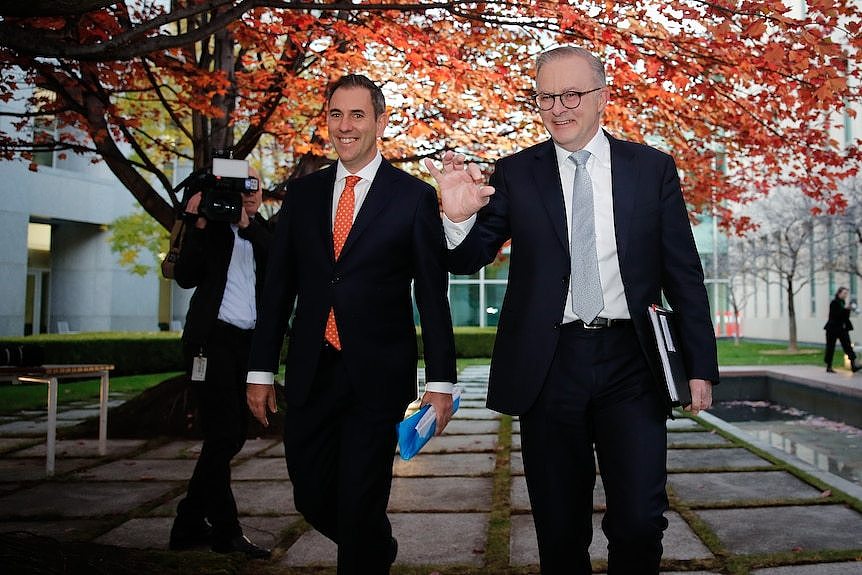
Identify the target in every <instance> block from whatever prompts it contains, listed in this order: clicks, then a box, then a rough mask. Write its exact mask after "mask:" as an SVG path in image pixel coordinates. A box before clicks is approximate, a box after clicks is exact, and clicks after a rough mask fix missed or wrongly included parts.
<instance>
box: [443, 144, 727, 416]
mask: <svg viewBox="0 0 862 575" xmlns="http://www.w3.org/2000/svg"><path fill="white" fill-rule="evenodd" d="M608 140H609V141H610V149H611V169H612V187H613V191H612V193H613V198H614V224H615V227H616V241H617V251H618V258H619V264H620V272H621V275H622V281H623V286H624V289H625V294H626V300H627V302H628V307H629V313H630V314H631V317H632V320H633V322H634V326H635V329H636V331H637V334H638V339H639V340H640V344H641V347H642V349H643V352H644V353H645V354H646V356H647V358H648V360H649V363H650V366H651V368H652V371H653V375H654V377H657V375H658V373H660V372H659V366H658V357H657V351H656V344H655V340H654V339H653V338H652V336H651V335H650V328H649V326H648V318H647V315H646V310H647V306H648V305H649V304H651V303H659V302H660V301H661V293H662V291H664V294H665V296H666V297H667V300H668V302H669V303H670V304H671V306H672V307H673V309H674V310H675V311H677V312H678V318H679V328H680V335H681V339H682V341H684V342H685V344H686V345H685V348H684V359H685V365H686V371H687V373H688V376H689V378H703V379H707V380H712V381H713V382H717V381H718V367H717V361H716V350H715V337H714V334H713V327H712V322H711V321H710V312H709V303H708V299H707V295H706V290H705V288H704V285H703V270H702V268H701V263H700V258H699V257H698V254H697V250H696V248H695V245H694V238H693V237H692V232H691V227H690V225H689V220H688V214H687V211H686V208H685V204H684V202H683V197H682V193H681V191H680V186H679V178H678V176H677V171H676V166H675V164H674V162H673V159H672V158H671V157H670V156H668V155H667V154H664V153H662V152H659V151H658V150H655V149H653V148H650V147H648V146H644V145H640V144H635V143H631V142H625V141H622V140H617V139H615V138H612V137H610V136H608ZM491 184H492V185H493V186H494V188H495V189H496V192H495V194H494V195H493V196H492V198H491V201H490V203H489V204H488V205H487V206H485V208H483V209H482V210H481V211H480V212H479V214H478V218H477V220H476V224H475V225H474V227H473V229H472V230H471V231H470V233H469V234H468V236H467V237H466V238H465V239H464V241H463V242H462V243H461V244H460V245H459V246H458V247H457V248H456V249H454V250H451V251H450V252H449V258H448V263H449V269H450V271H452V272H453V273H456V274H470V273H474V272H475V271H476V270H478V269H479V268H480V267H482V266H483V265H486V264H487V263H489V262H491V261H492V260H493V259H494V257H495V256H496V254H497V251H498V250H499V248H500V246H501V245H502V244H503V242H504V241H506V240H507V239H508V238H510V237H511V239H512V251H511V258H510V264H509V284H508V287H507V289H506V295H505V299H504V301H503V307H502V311H501V313H500V322H499V325H498V328H497V338H496V342H495V345H494V354H493V358H492V362H491V378H490V383H489V390H488V407H490V408H491V409H494V410H497V411H501V412H504V413H510V414H522V413H524V412H526V411H527V410H528V409H529V408H530V406H531V405H532V404H533V402H534V401H535V399H536V397H537V396H538V394H539V391H540V390H541V387H542V384H543V382H544V380H545V376H546V374H547V373H548V369H549V367H550V365H551V360H552V358H553V356H554V351H555V349H556V346H557V340H558V337H559V322H560V320H561V318H562V315H563V306H564V305H565V302H566V294H567V292H568V290H569V268H570V266H571V264H570V258H569V240H568V236H567V230H566V215H565V204H564V201H563V193H562V189H561V186H560V175H559V167H558V166H557V160H556V155H555V151H554V146H553V143H552V142H551V141H550V140H549V141H546V142H544V143H541V144H538V145H536V146H533V147H531V148H528V149H526V150H524V151H522V152H519V153H517V154H514V155H512V156H509V157H507V158H504V159H502V160H500V161H498V162H497V166H496V169H495V172H494V174H493V176H492V177H491Z"/></svg>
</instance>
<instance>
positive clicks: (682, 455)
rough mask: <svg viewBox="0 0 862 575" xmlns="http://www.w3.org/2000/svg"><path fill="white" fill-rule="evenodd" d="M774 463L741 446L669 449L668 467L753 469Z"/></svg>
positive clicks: (676, 468) (672, 468)
mask: <svg viewBox="0 0 862 575" xmlns="http://www.w3.org/2000/svg"><path fill="white" fill-rule="evenodd" d="M771 465H772V464H771V463H770V462H769V461H767V460H766V459H763V458H762V457H759V456H757V455H755V454H753V453H752V452H750V451H748V450H747V449H743V448H741V447H719V448H712V449H669V450H668V452H667V468H668V470H669V471H674V470H695V469H696V470H707V469H746V468H748V469H751V468H753V467H768V466H771Z"/></svg>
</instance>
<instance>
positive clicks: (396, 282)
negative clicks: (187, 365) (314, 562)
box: [247, 75, 456, 575]
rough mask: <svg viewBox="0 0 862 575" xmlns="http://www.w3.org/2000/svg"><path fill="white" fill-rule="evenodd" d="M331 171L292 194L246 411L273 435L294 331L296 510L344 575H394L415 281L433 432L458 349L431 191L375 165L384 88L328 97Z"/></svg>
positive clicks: (289, 413) (291, 403) (369, 85)
mask: <svg viewBox="0 0 862 575" xmlns="http://www.w3.org/2000/svg"><path fill="white" fill-rule="evenodd" d="M327 104H328V106H327V107H328V109H327V126H328V129H329V139H330V141H331V143H332V145H333V147H334V148H335V151H336V153H337V154H338V162H337V163H336V164H335V165H332V166H330V167H328V168H325V169H323V170H320V171H317V172H314V173H312V174H310V175H308V176H305V177H302V178H299V179H296V180H292V181H290V182H289V183H288V186H287V190H286V193H285V199H284V203H283V205H282V208H281V211H280V216H279V222H278V226H277V227H276V235H275V242H274V244H273V249H272V256H271V258H270V264H269V271H268V273H267V278H266V287H265V289H264V298H265V303H264V307H263V314H262V318H261V321H260V323H259V325H258V329H257V330H256V332H255V335H254V340H253V344H252V352H251V359H250V361H249V374H248V383H249V385H248V391H247V397H248V405H249V408H250V409H251V412H252V413H253V414H254V416H255V417H256V418H257V419H258V420H259V421H260V422H261V423H262V424H264V425H267V424H268V418H267V411H270V412H275V409H276V402H275V391H274V388H273V385H272V383H273V378H274V373H275V372H276V371H277V370H278V358H279V351H280V349H281V347H282V341H283V340H284V335H285V331H286V329H287V327H288V323H289V320H290V318H291V316H293V319H292V322H290V334H289V347H288V352H287V358H286V362H285V363H286V364H285V385H284V396H285V402H286V406H287V407H286V413H285V416H284V421H285V425H284V451H285V459H286V461H287V470H288V473H289V474H290V479H291V481H292V483H293V490H294V502H295V504H296V509H297V510H298V511H299V512H300V513H302V515H303V516H304V517H305V519H306V520H307V521H308V522H309V523H310V524H311V525H312V526H313V527H314V528H315V529H317V530H318V531H319V532H320V533H322V534H323V535H325V536H326V537H328V538H329V539H331V540H332V541H334V542H335V543H337V544H338V573H339V575H352V574H355V575H381V574H385V573H389V568H390V566H391V565H392V563H393V562H394V561H395V557H396V555H397V551H398V544H397V541H396V540H395V539H394V538H393V537H392V528H391V525H390V522H389V518H388V517H387V515H386V507H387V504H388V501H389V492H390V487H391V483H392V465H393V459H394V456H395V446H396V441H397V437H396V424H397V423H398V422H399V421H401V419H402V418H403V417H404V412H405V410H406V408H407V405H408V404H409V403H410V402H411V401H413V400H414V399H415V398H416V395H417V390H416V368H417V358H418V354H417V344H416V330H415V327H414V324H413V303H412V299H411V283H412V286H413V289H414V291H415V295H416V306H417V308H418V310H419V317H420V321H421V323H422V341H423V346H424V358H425V375H426V380H427V384H426V388H425V389H426V391H425V394H424V395H423V398H422V402H423V403H431V404H432V405H433V406H434V409H435V410H436V413H437V430H438V433H439V432H442V430H443V428H445V426H446V424H447V423H448V421H449V418H450V417H451V413H452V405H453V402H452V391H453V385H454V382H455V376H456V374H455V342H454V336H453V333H452V320H451V316H450V312H449V301H448V299H447V295H446V287H447V275H446V269H445V265H444V254H445V250H446V246H445V241H444V237H443V227H442V222H441V218H440V212H439V204H438V200H437V195H436V193H435V191H434V188H433V187H432V186H430V185H428V184H427V183H425V182H422V181H421V180H419V179H417V178H415V177H413V176H411V175H409V174H407V173H406V172H403V171H401V170H399V169H397V168H395V167H394V166H392V164H390V163H389V162H387V161H386V160H384V159H383V157H382V156H381V155H380V152H379V151H378V148H377V138H379V137H381V136H382V135H383V131H384V129H385V128H386V124H387V122H388V115H387V113H386V103H385V101H384V96H383V92H382V91H381V90H380V88H379V87H378V86H377V85H375V84H374V82H372V81H371V80H369V79H368V78H367V77H365V76H361V75H347V76H344V77H342V78H341V79H339V80H337V81H336V82H334V83H333V84H332V85H331V86H330V87H329V90H328V91H327Z"/></svg>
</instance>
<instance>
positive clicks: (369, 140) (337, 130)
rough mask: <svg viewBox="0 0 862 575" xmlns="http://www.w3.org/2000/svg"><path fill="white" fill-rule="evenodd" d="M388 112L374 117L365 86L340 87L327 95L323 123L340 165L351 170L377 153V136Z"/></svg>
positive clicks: (353, 171) (360, 167) (352, 171)
mask: <svg viewBox="0 0 862 575" xmlns="http://www.w3.org/2000/svg"><path fill="white" fill-rule="evenodd" d="M387 121H388V116H387V115H386V114H385V113H383V114H380V116H377V117H375V115H374V106H373V105H372V102H371V92H369V91H368V90H367V89H365V88H359V87H347V86H345V87H342V88H338V89H337V90H335V92H333V94H332V97H331V98H330V99H329V112H328V115H327V126H328V127H329V140H330V142H332V145H333V147H335V151H336V152H337V153H338V157H339V159H340V160H341V163H342V164H344V167H345V168H347V169H348V170H349V171H350V173H353V174H355V173H356V172H358V171H359V170H361V169H362V168H363V167H365V166H366V165H367V164H368V162H370V161H371V160H373V159H374V156H375V154H376V153H377V138H379V137H381V136H382V135H383V130H385V129H386V122H387Z"/></svg>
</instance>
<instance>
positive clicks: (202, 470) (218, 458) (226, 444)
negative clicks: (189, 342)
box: [176, 321, 253, 543]
mask: <svg viewBox="0 0 862 575" xmlns="http://www.w3.org/2000/svg"><path fill="white" fill-rule="evenodd" d="M252 333H253V332H252V331H251V330H242V329H239V328H237V327H234V326H231V325H229V324H226V323H224V322H221V321H218V322H216V327H215V328H214V329H213V332H212V333H211V334H210V337H209V338H208V340H207V343H206V346H205V348H204V350H203V352H204V355H205V357H206V358H207V369H206V381H194V382H192V386H193V389H194V391H195V396H196V398H197V403H198V416H199V417H200V423H201V430H202V432H203V437H204V442H203V447H202V449H201V454H200V457H198V461H197V464H196V465H195V469H194V472H193V473H192V477H191V479H190V480H189V485H188V491H187V493H186V496H185V498H183V499H182V500H181V501H180V503H179V505H178V506H177V518H176V522H177V524H179V525H195V524H198V523H200V522H201V521H202V520H203V519H204V518H206V519H208V520H209V522H210V523H211V524H212V526H213V541H214V542H215V543H221V542H226V541H229V540H230V539H232V538H234V537H236V536H238V535H241V534H242V528H241V527H240V525H239V520H238V518H237V508H236V501H235V500H234V497H233V491H232V490H231V487H230V479H231V472H230V462H231V460H232V459H233V457H234V456H235V455H236V454H237V453H239V451H240V450H241V449H242V446H243V445H244V444H245V439H246V434H247V432H248V421H249V419H248V418H249V412H248V407H247V404H246V399H245V386H246V376H247V374H248V353H249V346H250V345H251V335H252ZM183 351H184V353H185V355H186V359H187V361H188V365H191V362H192V359H193V358H194V357H195V356H197V354H198V353H199V352H200V351H201V349H200V347H198V346H185V347H184V349H183Z"/></svg>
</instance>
